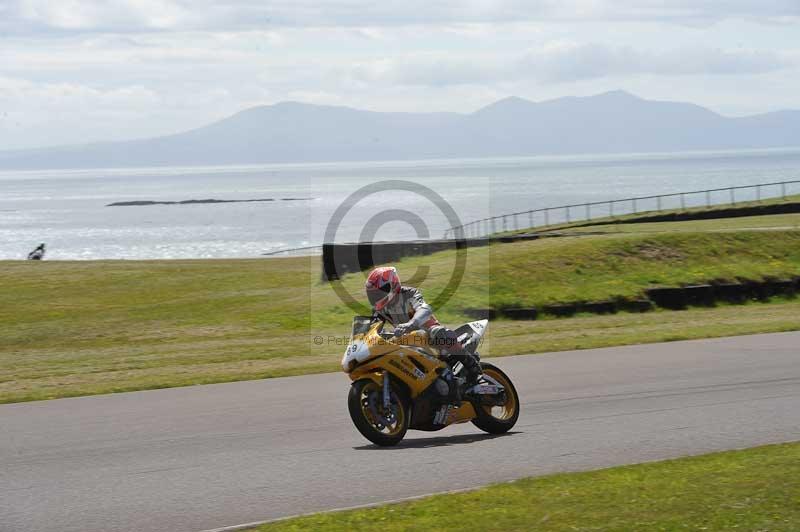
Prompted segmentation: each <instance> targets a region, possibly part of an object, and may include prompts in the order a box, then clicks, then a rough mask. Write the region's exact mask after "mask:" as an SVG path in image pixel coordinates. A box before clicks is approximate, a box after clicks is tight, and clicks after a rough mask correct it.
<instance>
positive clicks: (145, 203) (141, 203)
mask: <svg viewBox="0 0 800 532" xmlns="http://www.w3.org/2000/svg"><path fill="white" fill-rule="evenodd" d="M312 199H314V198H258V199H233V200H222V199H190V200H183V201H151V200H135V201H117V202H114V203H109V204H108V205H106V207H145V206H148V205H198V204H214V203H259V202H266V201H310V200H312Z"/></svg>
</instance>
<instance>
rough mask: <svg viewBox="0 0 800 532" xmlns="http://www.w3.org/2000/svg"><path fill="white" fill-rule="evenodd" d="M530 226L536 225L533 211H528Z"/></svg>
mask: <svg viewBox="0 0 800 532" xmlns="http://www.w3.org/2000/svg"><path fill="white" fill-rule="evenodd" d="M528 224H529V225H528V227H536V226H535V225H534V224H533V211H528Z"/></svg>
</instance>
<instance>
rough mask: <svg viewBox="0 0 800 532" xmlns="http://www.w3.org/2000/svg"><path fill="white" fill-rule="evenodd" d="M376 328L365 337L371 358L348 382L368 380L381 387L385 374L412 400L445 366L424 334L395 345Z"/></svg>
mask: <svg viewBox="0 0 800 532" xmlns="http://www.w3.org/2000/svg"><path fill="white" fill-rule="evenodd" d="M379 328H380V324H379V323H378V324H375V325H374V326H373V327H372V328H371V329H370V331H369V332H368V333H367V334H366V335H364V338H363V339H364V341H365V342H366V343H367V345H368V346H369V352H370V358H369V359H368V360H366V361H365V362H364V363H362V364H361V365H360V366H358V367H357V368H355V369H354V370H353V371H352V372H351V373H350V378H351V379H352V380H354V381H356V380H359V379H363V378H368V379H372V380H373V381H375V382H377V383H379V384H380V383H382V377H381V375H382V373H383V372H384V371H387V372H389V373H390V374H391V375H393V376H394V377H395V378H397V379H399V380H401V381H402V382H404V383H405V384H406V385H407V386H408V389H409V391H410V392H411V398H412V399H413V398H415V397H416V396H417V395H419V394H420V393H421V392H422V391H423V390H425V389H426V388H428V386H430V385H431V384H432V383H433V381H434V380H435V379H436V377H437V376H438V374H437V372H436V370H437V369H438V368H444V367H445V366H446V364H445V363H444V362H443V361H441V360H439V358H438V357H437V356H436V355H437V353H436V351H435V350H434V349H433V348H432V347H430V346H429V344H428V336H427V334H426V333H424V332H422V331H414V332H412V333H410V334H407V335H405V336H403V337H402V338H400V339H398V340H396V341H387V340H385V339H383V338H381V337H380V335H379V334H378V333H377V331H378V329H379ZM359 339H360V338H359Z"/></svg>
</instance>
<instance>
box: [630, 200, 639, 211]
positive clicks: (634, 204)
mask: <svg viewBox="0 0 800 532" xmlns="http://www.w3.org/2000/svg"><path fill="white" fill-rule="evenodd" d="M631 203H633V205H632V207H633V214H636V213H637V212H639V209H638V206H637V202H636V198H634V199H633V200H632V201H631Z"/></svg>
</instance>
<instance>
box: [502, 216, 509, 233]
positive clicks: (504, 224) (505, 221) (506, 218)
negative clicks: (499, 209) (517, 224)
mask: <svg viewBox="0 0 800 532" xmlns="http://www.w3.org/2000/svg"><path fill="white" fill-rule="evenodd" d="M503 231H508V216H507V215H505V214H504V215H503Z"/></svg>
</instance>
